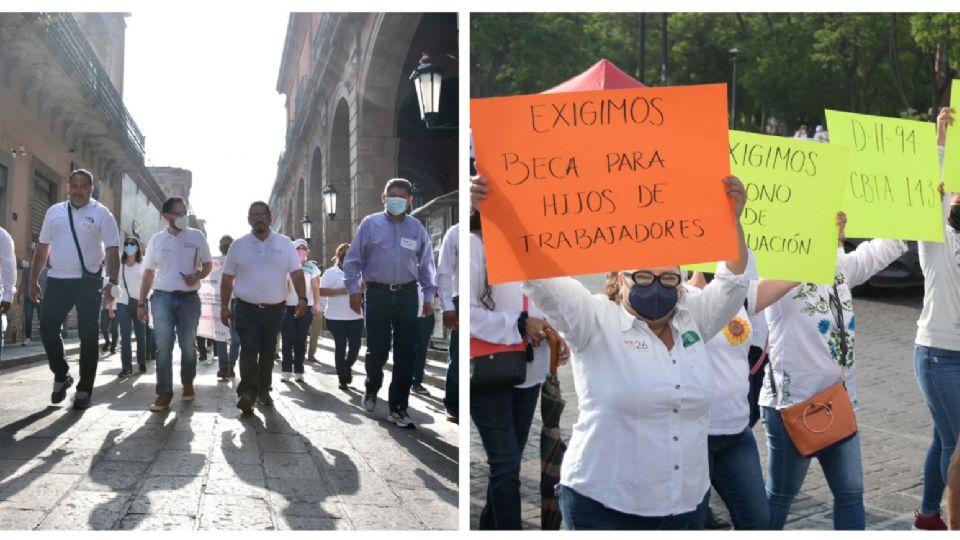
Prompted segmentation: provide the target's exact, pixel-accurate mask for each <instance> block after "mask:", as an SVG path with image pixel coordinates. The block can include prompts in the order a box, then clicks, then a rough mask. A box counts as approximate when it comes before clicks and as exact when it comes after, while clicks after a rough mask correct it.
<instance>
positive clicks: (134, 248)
mask: <svg viewBox="0 0 960 540" xmlns="http://www.w3.org/2000/svg"><path fill="white" fill-rule="evenodd" d="M123 252H124V253H126V254H127V255H129V256H131V257H133V256H134V255H136V254H137V246H123Z"/></svg>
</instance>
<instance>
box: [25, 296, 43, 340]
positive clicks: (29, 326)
mask: <svg viewBox="0 0 960 540" xmlns="http://www.w3.org/2000/svg"><path fill="white" fill-rule="evenodd" d="M28 293H29V291H27V292H25V293H24V299H23V332H24V337H26V338H27V339H33V312H34V311H36V312H37V319H38V320H39V319H40V315H41V311H40V304H34V303H33V301H32V300H30V299H29V298H26V296H27V295H28Z"/></svg>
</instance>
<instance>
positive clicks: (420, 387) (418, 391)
mask: <svg viewBox="0 0 960 540" xmlns="http://www.w3.org/2000/svg"><path fill="white" fill-rule="evenodd" d="M410 391H411V392H413V393H415V394H420V395H421V396H429V395H430V391H429V390H427V389H426V388H424V387H423V385H422V384H415V385H413V386H411V387H410Z"/></svg>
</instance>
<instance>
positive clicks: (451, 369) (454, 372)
mask: <svg viewBox="0 0 960 540" xmlns="http://www.w3.org/2000/svg"><path fill="white" fill-rule="evenodd" d="M453 307H454V309H456V310H457V316H458V317H459V315H460V297H459V296H454V297H453ZM449 352H450V361H449V362H448V363H447V384H446V387H445V388H444V393H443V406H444V407H445V408H446V409H447V411H448V412H452V413H454V414H459V413H460V360H459V359H458V358H457V357H458V356H459V355H460V331H459V330H454V331H452V332H450V345H449Z"/></svg>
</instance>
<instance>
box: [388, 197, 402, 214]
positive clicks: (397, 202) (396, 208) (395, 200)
mask: <svg viewBox="0 0 960 540" xmlns="http://www.w3.org/2000/svg"><path fill="white" fill-rule="evenodd" d="M384 206H385V207H386V209H387V212H390V213H391V214H393V215H394V216H399V215H400V214H402V213H403V212H404V211H406V209H407V200H406V199H404V198H403V197H387V200H386V201H385V202H384Z"/></svg>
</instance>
